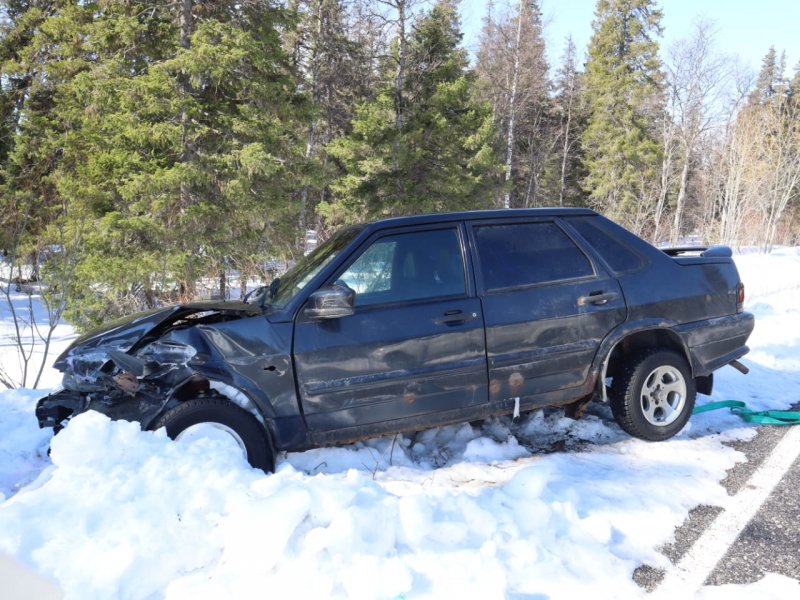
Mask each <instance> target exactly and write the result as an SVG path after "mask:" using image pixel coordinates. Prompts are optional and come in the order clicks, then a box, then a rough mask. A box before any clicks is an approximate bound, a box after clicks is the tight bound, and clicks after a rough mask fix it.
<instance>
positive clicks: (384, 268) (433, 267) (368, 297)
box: [339, 227, 467, 306]
mask: <svg viewBox="0 0 800 600" xmlns="http://www.w3.org/2000/svg"><path fill="white" fill-rule="evenodd" d="M339 280H340V281H342V282H344V283H346V284H347V285H349V286H350V287H351V288H353V290H355V292H356V306H370V305H374V304H385V303H391V302H405V301H410V300H423V299H426V298H437V297H440V296H442V297H443V296H461V295H464V294H465V293H466V291H467V288H466V280H465V278H464V260H463V258H462V255H461V242H460V240H459V236H458V230H457V229H456V228H455V227H453V228H449V229H436V230H431V231H415V232H412V233H400V234H395V235H387V236H384V237H382V238H379V239H377V240H376V241H374V242H373V243H372V244H370V245H369V246H368V247H367V249H366V250H364V252H362V253H361V255H359V257H358V258H356V260H355V261H354V262H353V263H352V264H351V265H350V266H349V267H348V268H347V270H345V272H344V273H342V274H341V275H340V276H339Z"/></svg>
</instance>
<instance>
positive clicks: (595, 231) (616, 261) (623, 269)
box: [569, 217, 644, 274]
mask: <svg viewBox="0 0 800 600" xmlns="http://www.w3.org/2000/svg"><path fill="white" fill-rule="evenodd" d="M569 224H570V225H572V226H573V227H574V228H575V229H576V230H577V231H578V233H580V234H581V235H582V236H583V237H584V238H585V239H586V241H587V242H589V243H590V244H591V245H592V247H594V249H595V250H596V251H597V253H598V254H599V255H600V256H601V257H602V258H603V260H604V261H606V263H607V264H608V266H609V267H611V270H612V271H614V272H615V273H616V274H619V273H629V272H631V271H636V270H638V269H640V268H641V267H642V265H643V264H644V259H642V257H641V256H639V254H637V253H636V252H634V251H633V250H631V249H630V248H628V246H626V245H625V244H623V243H622V242H620V241H619V240H617V239H616V238H615V237H613V236H612V235H611V234H610V233H608V232H607V231H605V230H604V229H603V228H602V226H601V225H600V223H598V219H597V218H596V217H575V218H572V219H569Z"/></svg>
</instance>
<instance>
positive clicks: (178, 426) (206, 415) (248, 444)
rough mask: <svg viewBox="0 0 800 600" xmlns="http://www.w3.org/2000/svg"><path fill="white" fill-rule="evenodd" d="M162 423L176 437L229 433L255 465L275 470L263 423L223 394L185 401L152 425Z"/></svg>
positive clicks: (170, 434)
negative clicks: (226, 398) (221, 395)
mask: <svg viewBox="0 0 800 600" xmlns="http://www.w3.org/2000/svg"><path fill="white" fill-rule="evenodd" d="M161 427H166V429H167V435H168V436H169V437H171V438H172V439H173V440H178V439H191V438H194V437H199V436H208V435H211V436H219V435H223V436H228V437H230V438H232V439H233V441H234V442H236V444H237V445H238V446H239V447H240V448H241V449H242V452H243V453H244V455H245V457H246V458H247V462H249V463H250V464H251V465H252V466H254V467H256V468H257V469H261V470H263V471H265V472H267V473H269V472H271V471H273V470H275V453H274V451H273V449H272V444H271V443H270V441H269V437H268V434H267V432H266V431H265V430H264V427H262V425H261V423H259V422H258V420H256V418H255V417H254V416H253V415H252V414H250V413H249V412H247V411H246V410H244V409H242V408H240V407H238V406H236V405H235V404H233V403H231V402H229V401H228V400H225V399H224V398H219V397H213V396H212V397H204V398H195V399H193V400H187V401H186V402H182V403H181V404H179V405H178V406H176V407H175V408H173V409H171V410H169V411H167V412H166V413H164V414H163V415H162V416H161V417H160V418H159V419H158V420H157V421H156V422H155V424H154V425H153V429H160V428H161Z"/></svg>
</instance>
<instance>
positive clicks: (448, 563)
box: [0, 249, 800, 600]
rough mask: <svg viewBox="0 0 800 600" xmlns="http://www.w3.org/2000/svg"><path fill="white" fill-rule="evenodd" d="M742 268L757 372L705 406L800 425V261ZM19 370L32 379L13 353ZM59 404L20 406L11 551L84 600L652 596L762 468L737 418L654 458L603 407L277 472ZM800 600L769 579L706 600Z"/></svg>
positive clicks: (8, 531) (787, 256)
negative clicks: (646, 574) (668, 549)
mask: <svg viewBox="0 0 800 600" xmlns="http://www.w3.org/2000/svg"><path fill="white" fill-rule="evenodd" d="M736 261H737V264H738V266H739V269H740V272H741V274H742V278H743V280H744V281H745V283H746V286H747V292H748V300H747V308H748V310H751V311H753V312H754V313H755V314H756V319H757V326H756V330H755V332H754V334H753V336H752V337H751V343H750V346H751V348H752V351H751V353H750V354H749V355H747V357H745V359H743V362H744V363H745V364H747V365H748V366H749V367H750V368H751V373H750V375H748V376H746V377H745V376H742V375H741V374H739V373H738V372H736V371H735V370H733V369H723V370H721V371H719V372H718V374H717V376H716V382H715V394H714V397H713V398H710V399H709V398H706V397H703V396H701V397H700V398H701V401H711V400H720V399H726V398H736V399H741V400H745V401H746V402H747V403H748V405H749V406H750V407H751V408H756V409H764V408H776V409H780V408H787V407H788V406H789V405H790V404H791V403H792V402H795V401H796V400H797V393H796V390H797V389H798V385H799V384H800V309H798V308H796V307H798V306H800V250H798V249H782V250H779V251H776V252H775V253H773V254H772V255H769V256H764V255H759V254H743V255H737V257H736ZM2 318H3V319H6V321H5V322H3V323H2V327H4V328H5V329H2V330H0V331H4V332H5V331H7V327H8V323H7V315H6V314H5V313H3V314H2ZM67 333H68V332H66V333H65V332H64V331H63V330H61V331H60V332H59V342H58V344H57V345H63V344H64V343H66V341H67V339H68V338H67ZM58 351H59V350H58V349H56V354H57V353H58ZM0 359H2V362H3V366H4V367H6V365H10V364H12V363H13V361H14V354H13V348H10V347H9V346H7V345H4V346H2V348H1V349H0ZM46 375H47V382H48V384H47V385H54V383H53V382H57V374H55V372H54V371H52V370H49V371H48V372H47V374H46ZM43 394H44V392H41V391H34V390H26V389H21V390H9V391H4V392H0V415H2V416H0V553H5V554H7V555H10V556H13V557H14V558H15V559H17V560H19V561H22V562H23V563H25V564H27V565H29V566H30V567H31V568H33V569H34V570H36V571H37V572H38V573H40V574H42V575H44V576H46V577H49V578H52V579H54V580H55V581H56V582H57V583H58V584H59V586H60V587H61V589H62V590H63V591H64V593H65V596H66V597H67V598H79V599H87V598H88V599H91V598H170V599H173V598H178V599H180V598H192V599H203V598H234V597H236V598H254V597H263V596H266V595H268V594H274V595H286V596H290V597H292V598H315V599H318V598H353V599H359V598H364V599H370V600H373V599H379V598H386V599H399V598H405V599H410V598H442V597H463V598H478V597H480V598H486V599H492V598H546V597H549V598H553V599H559V598H573V597H576V596H577V597H580V596H587V595H591V597H593V598H644V597H646V596H647V594H646V593H645V592H644V591H643V590H641V589H640V588H639V587H638V586H637V585H636V584H635V583H634V582H633V580H632V573H633V571H634V569H635V568H636V567H637V566H639V565H641V564H643V563H647V564H649V565H651V566H654V567H657V568H665V567H667V566H668V564H669V561H668V560H667V558H666V557H665V556H663V555H662V554H661V553H660V552H659V551H658V548H659V547H660V546H662V545H663V544H665V543H666V542H669V541H670V540H671V539H672V535H673V532H674V529H675V528H676V527H677V526H679V525H680V524H681V523H682V522H683V520H684V519H685V518H686V516H687V514H688V512H689V510H690V509H691V508H693V507H695V506H697V505H699V504H710V505H714V504H717V503H719V502H720V500H721V499H722V498H723V497H724V496H725V494H726V492H725V490H724V488H723V487H722V486H721V485H720V484H719V481H720V480H721V479H722V478H724V476H725V473H726V471H727V470H728V469H730V468H731V467H732V466H734V464H736V462H738V461H742V460H744V456H743V455H742V454H741V453H740V452H738V451H735V450H734V449H732V448H731V447H730V446H728V445H725V442H726V441H731V440H737V439H747V438H749V437H751V436H752V435H754V428H753V426H751V425H746V424H744V423H743V422H742V421H741V420H740V419H739V418H738V417H736V416H734V415H731V414H729V413H728V411H716V412H711V413H703V414H700V415H696V416H694V417H693V418H692V420H691V422H690V424H689V425H688V426H687V427H686V428H685V429H684V431H683V432H681V433H680V434H679V435H678V436H676V437H675V438H673V439H671V440H669V441H666V442H661V443H657V444H653V443H646V442H642V441H639V440H635V439H631V438H630V437H628V436H627V435H625V434H624V433H622V432H621V431H620V429H619V428H618V427H617V426H616V425H615V424H614V423H613V419H612V418H611V414H610V411H609V409H608V407H607V406H604V405H600V404H597V405H593V406H592V407H591V408H590V410H589V411H588V414H587V415H586V416H585V417H584V418H583V419H581V420H579V421H574V420H571V419H568V418H566V417H565V416H564V415H563V411H560V410H548V411H537V412H534V413H531V414H527V415H525V414H524V415H523V416H522V419H521V420H520V421H519V422H518V423H512V422H511V421H510V420H509V419H507V418H498V419H491V420H488V421H486V422H484V423H483V424H481V425H480V426H479V427H477V426H473V425H470V424H463V425H458V426H452V427H446V428H440V429H432V430H428V431H424V432H421V433H418V434H416V435H398V436H396V437H387V438H379V439H373V440H368V441H365V442H361V443H358V444H353V445H350V446H344V447H339V448H324V449H318V450H311V451H308V452H303V453H292V454H289V455H287V456H282V457H280V458H279V461H278V465H277V472H276V473H275V474H272V475H265V474H264V473H262V472H260V471H256V470H254V469H252V468H250V467H249V465H248V464H247V463H246V462H245V461H244V459H243V458H242V456H241V453H240V451H239V449H238V447H237V446H236V444H235V443H233V442H232V441H231V440H228V439H217V438H215V437H211V436H209V437H202V436H200V437H197V438H196V439H192V440H180V441H178V442H172V441H170V440H169V439H168V438H167V437H166V435H165V434H164V432H163V431H157V432H142V431H141V430H140V429H139V427H138V425H136V424H132V423H127V422H112V421H109V420H108V419H107V418H106V417H104V416H102V415H100V414H96V413H92V412H89V413H86V414H83V415H80V416H78V417H76V418H75V419H73V420H72V422H71V423H70V425H69V427H67V428H66V429H65V430H64V431H62V432H61V433H59V435H58V436H56V437H55V438H53V439H51V436H50V434H49V433H48V432H47V431H42V430H39V429H38V426H37V424H36V419H35V417H34V415H33V411H34V407H35V403H36V400H37V399H38V398H39V397H41V396H42V395H43ZM48 446H50V448H51V452H50V455H49V456H48V453H47V450H48ZM796 591H797V582H796V581H795V580H792V579H789V578H786V577H782V576H779V575H775V574H769V575H767V576H766V577H764V578H763V579H762V580H761V581H759V582H757V583H755V584H752V585H749V586H721V587H706V588H703V589H702V590H700V591H699V592H698V594H697V598H699V599H703V600H712V599H715V598H726V599H728V598H745V597H752V596H755V597H759V598H787V597H793V596H794V595H796Z"/></svg>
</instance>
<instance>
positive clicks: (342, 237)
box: [264, 225, 364, 308]
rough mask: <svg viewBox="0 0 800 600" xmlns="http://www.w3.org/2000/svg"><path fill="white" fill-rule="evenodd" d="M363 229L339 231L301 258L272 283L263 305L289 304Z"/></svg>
mask: <svg viewBox="0 0 800 600" xmlns="http://www.w3.org/2000/svg"><path fill="white" fill-rule="evenodd" d="M363 228H364V226H363V225H353V226H351V227H345V228H344V229H340V230H339V231H337V232H336V234H334V236H333V237H332V238H331V239H329V240H328V241H327V242H325V243H324V244H322V246H320V247H318V248H317V249H316V250H314V251H313V252H312V253H311V254H309V255H307V256H304V257H303V258H301V259H300V261H299V262H298V263H297V264H296V265H295V266H294V267H292V268H291V269H289V270H288V271H287V272H286V273H285V274H284V275H283V276H282V277H280V278H279V279H277V280H275V281H273V283H272V285H271V286H270V288H271V289H270V291H269V292H268V293H266V294H265V298H264V303H265V304H266V305H267V306H270V307H272V308H283V307H284V306H286V305H287V304H289V302H291V301H292V299H293V298H294V297H295V296H297V294H299V293H300V292H302V291H303V289H304V288H305V287H306V285H308V282H309V281H311V280H312V279H314V277H316V275H317V274H318V273H319V272H320V271H321V270H322V269H323V268H324V267H325V265H327V264H328V263H329V262H331V261H332V260H333V259H334V258H335V257H336V256H338V254H339V252H341V251H342V249H343V248H344V247H345V246H347V244H349V243H350V240H352V239H353V238H354V237H355V236H356V235H357V234H358V233H359V232H360V231H361V230H362V229H363Z"/></svg>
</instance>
